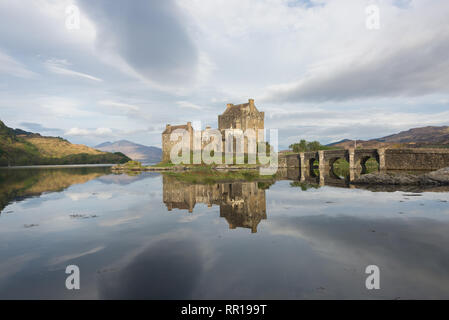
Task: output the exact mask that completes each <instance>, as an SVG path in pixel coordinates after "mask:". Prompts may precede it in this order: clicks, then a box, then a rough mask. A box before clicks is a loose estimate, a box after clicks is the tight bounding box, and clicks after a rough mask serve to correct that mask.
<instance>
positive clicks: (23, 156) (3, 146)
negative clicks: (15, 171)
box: [0, 121, 131, 166]
mask: <svg viewBox="0 0 449 320" xmlns="http://www.w3.org/2000/svg"><path fill="white" fill-rule="evenodd" d="M129 160H131V159H130V158H128V157H127V156H125V155H124V154H123V153H120V152H116V153H110V152H102V151H99V150H96V149H93V148H90V147H87V146H85V145H76V144H72V143H70V142H68V141H67V140H65V139H62V138H59V137H43V136H41V135H39V134H33V133H30V132H26V131H23V130H20V129H16V130H13V129H11V128H9V127H7V126H6V125H5V124H4V123H3V122H2V121H0V166H23V165H51V164H54V165H55V164H101V163H125V162H127V161H129Z"/></svg>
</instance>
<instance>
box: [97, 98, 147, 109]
mask: <svg viewBox="0 0 449 320" xmlns="http://www.w3.org/2000/svg"><path fill="white" fill-rule="evenodd" d="M98 104H100V105H102V106H106V107H112V108H118V109H121V110H127V111H138V110H139V109H140V108H139V107H138V106H136V105H132V104H128V103H123V102H116V101H111V100H101V101H98Z"/></svg>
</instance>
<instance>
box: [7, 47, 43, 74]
mask: <svg viewBox="0 0 449 320" xmlns="http://www.w3.org/2000/svg"><path fill="white" fill-rule="evenodd" d="M0 73H4V74H8V75H11V76H14V77H19V78H32V77H34V76H35V75H36V74H35V73H34V72H32V71H30V70H28V69H27V68H26V67H25V66H24V65H23V64H22V63H20V62H19V61H17V60H15V59H14V58H12V57H10V56H8V55H7V54H5V53H3V52H1V51H0Z"/></svg>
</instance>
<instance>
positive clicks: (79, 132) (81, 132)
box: [65, 127, 112, 136]
mask: <svg viewBox="0 0 449 320" xmlns="http://www.w3.org/2000/svg"><path fill="white" fill-rule="evenodd" d="M65 134H66V135H68V136H106V135H110V134H112V130H111V129H110V128H97V129H80V128H76V127H75V128H70V129H69V130H68V131H67V132H66V133H65Z"/></svg>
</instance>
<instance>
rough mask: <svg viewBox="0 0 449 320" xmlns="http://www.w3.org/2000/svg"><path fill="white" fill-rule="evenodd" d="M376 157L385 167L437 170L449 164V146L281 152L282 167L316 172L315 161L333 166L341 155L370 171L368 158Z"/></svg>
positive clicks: (325, 166)
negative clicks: (314, 170)
mask: <svg viewBox="0 0 449 320" xmlns="http://www.w3.org/2000/svg"><path fill="white" fill-rule="evenodd" d="M370 158H373V159H375V160H376V161H377V163H378V166H379V169H380V170H381V171H383V170H437V169H441V168H444V167H448V166H449V150H448V149H418V148H416V149H384V148H382V149H347V150H344V149H341V150H322V151H317V152H300V153H295V154H288V155H281V156H280V158H279V167H281V168H282V167H287V168H288V167H292V168H302V169H303V170H306V171H310V173H311V174H313V172H312V171H313V169H314V164H315V163H316V162H318V163H319V168H320V170H324V171H327V170H328V169H331V168H332V167H333V165H334V163H335V161H337V160H338V159H344V160H346V161H347V162H348V163H349V168H350V169H353V170H354V171H356V172H357V173H364V172H365V171H366V166H365V164H366V162H367V160H368V159H370Z"/></svg>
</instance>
